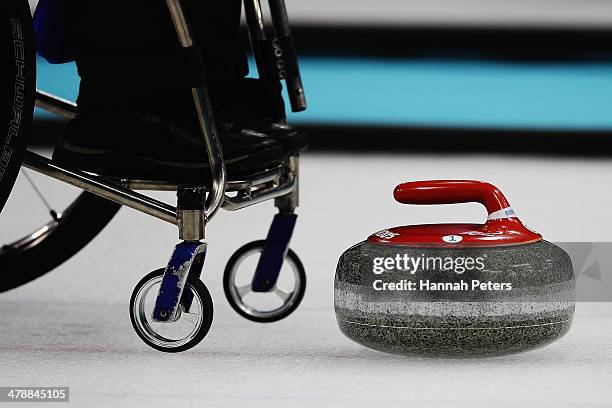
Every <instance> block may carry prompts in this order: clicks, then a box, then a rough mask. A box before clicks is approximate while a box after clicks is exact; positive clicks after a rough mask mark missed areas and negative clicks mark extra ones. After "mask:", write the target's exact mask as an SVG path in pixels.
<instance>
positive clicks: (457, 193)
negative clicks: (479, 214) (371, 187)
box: [393, 180, 514, 218]
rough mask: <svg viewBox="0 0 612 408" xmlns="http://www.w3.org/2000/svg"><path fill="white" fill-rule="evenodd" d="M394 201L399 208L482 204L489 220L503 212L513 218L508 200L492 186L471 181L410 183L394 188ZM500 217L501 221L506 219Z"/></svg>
mask: <svg viewBox="0 0 612 408" xmlns="http://www.w3.org/2000/svg"><path fill="white" fill-rule="evenodd" d="M393 197H395V200H397V201H398V202H400V203H402V204H420V205H428V204H458V203H470V202H476V203H481V204H482V205H484V206H485V208H486V209H487V212H488V214H489V216H491V215H492V214H497V213H498V212H499V211H502V212H503V211H505V212H506V213H505V214H504V215H505V217H508V216H510V215H512V216H513V215H514V212H513V211H512V209H511V208H510V204H509V203H508V200H507V199H506V197H504V195H503V194H502V192H501V191H500V190H499V189H498V188H497V187H495V186H494V185H492V184H489V183H485V182H482V181H473V180H431V181H413V182H409V183H403V184H400V185H398V186H397V187H395V190H394V191H393ZM505 217H501V218H505Z"/></svg>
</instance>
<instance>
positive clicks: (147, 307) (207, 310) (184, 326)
mask: <svg viewBox="0 0 612 408" xmlns="http://www.w3.org/2000/svg"><path fill="white" fill-rule="evenodd" d="M163 275H164V270H163V269H158V270H156V271H153V272H151V273H150V274H148V275H147V276H145V277H144V278H142V279H141V280H140V282H138V284H137V285H136V287H135V288H134V292H133V293H132V298H131V299H130V319H131V321H132V326H133V327H134V330H135V331H136V334H138V337H140V338H141V339H142V340H143V341H144V342H145V343H147V344H148V345H149V346H151V347H153V348H154V349H156V350H159V351H165V352H169V353H177V352H180V351H185V350H188V349H190V348H192V347H193V346H195V345H196V344H198V343H199V342H200V341H202V339H203V338H204V337H206V334H207V333H208V330H210V326H211V325H212V321H213V303H212V298H211V297H210V293H209V292H208V289H207V288H206V285H204V283H203V282H202V281H201V280H199V279H197V278H191V277H189V278H188V279H187V283H186V284H185V289H184V292H183V293H185V291H189V292H190V294H191V295H193V300H192V302H191V306H190V308H189V310H185V306H184V305H183V304H182V302H181V303H180V304H179V307H180V312H179V314H178V316H177V318H176V319H174V320H173V321H171V322H155V321H153V318H152V316H153V309H154V307H155V301H156V299H157V294H158V292H159V288H160V286H161V282H162V278H163Z"/></svg>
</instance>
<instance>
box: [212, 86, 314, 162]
mask: <svg viewBox="0 0 612 408" xmlns="http://www.w3.org/2000/svg"><path fill="white" fill-rule="evenodd" d="M211 94H212V97H213V101H214V102H213V103H214V105H215V112H217V113H216V115H217V119H218V120H219V121H221V122H234V123H236V124H237V125H238V126H239V127H243V128H246V129H252V130H254V131H257V132H260V133H264V134H266V135H268V136H269V137H271V138H272V139H274V140H276V141H277V142H278V143H279V144H281V145H282V146H283V149H285V153H286V154H287V155H288V156H294V155H297V154H299V153H300V152H302V151H304V150H306V149H307V148H308V138H307V136H306V135H305V134H304V133H302V132H301V131H299V130H298V129H295V128H293V127H291V126H289V125H288V124H287V122H286V117H285V103H284V101H283V97H282V95H281V86H280V84H279V83H278V82H275V83H265V82H264V81H262V80H259V79H252V78H240V79H237V80H234V81H231V82H227V83H224V84H217V85H213V86H211Z"/></svg>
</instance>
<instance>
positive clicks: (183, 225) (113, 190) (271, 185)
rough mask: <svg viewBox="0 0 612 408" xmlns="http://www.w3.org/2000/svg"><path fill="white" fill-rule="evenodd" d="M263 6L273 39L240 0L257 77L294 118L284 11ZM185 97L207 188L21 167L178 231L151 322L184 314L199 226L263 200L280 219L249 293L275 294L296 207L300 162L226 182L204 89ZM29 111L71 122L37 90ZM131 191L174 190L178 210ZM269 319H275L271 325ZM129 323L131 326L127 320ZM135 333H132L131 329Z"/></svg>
mask: <svg viewBox="0 0 612 408" xmlns="http://www.w3.org/2000/svg"><path fill="white" fill-rule="evenodd" d="M269 3H270V12H271V16H272V22H273V28H274V33H275V35H274V36H273V37H270V36H269V35H268V34H267V33H266V27H265V24H264V18H263V12H262V8H261V4H260V2H259V0H245V1H244V5H245V14H246V20H247V25H248V31H249V36H250V39H251V46H252V50H253V54H254V56H255V59H256V63H257V68H258V72H259V76H260V78H262V79H264V80H267V81H276V80H279V81H280V80H285V81H286V84H287V90H288V93H289V97H290V101H291V106H292V109H293V110H294V111H301V110H304V109H305V108H306V100H305V97H304V91H303V87H302V82H301V78H300V74H299V69H298V66H297V58H296V57H295V51H294V46H293V42H292V38H291V31H290V26H289V21H288V17H287V11H286V8H285V4H284V1H283V0H269ZM166 4H167V7H168V9H169V11H170V15H171V17H172V23H173V25H174V27H175V30H176V34H177V37H178V39H179V42H180V45H181V47H184V48H189V47H194V46H195V45H196V44H195V42H194V38H193V35H192V32H191V29H190V27H189V24H188V22H187V19H186V17H185V15H184V12H183V7H182V5H181V0H166ZM266 53H267V54H266ZM266 56H268V61H266ZM270 60H271V61H272V62H271V63H270ZM192 95H193V100H194V103H195V107H196V111H197V116H198V121H199V125H200V128H201V132H202V136H203V139H204V146H205V149H206V154H207V158H208V162H209V163H210V167H211V174H212V183H210V187H209V188H205V187H204V185H205V184H207V183H204V181H205V180H203V182H202V185H180V184H175V183H170V182H159V181H147V180H131V179H111V178H105V177H103V176H99V175H94V174H90V173H87V172H84V171H81V170H77V169H70V168H66V167H63V166H60V165H58V164H57V163H55V162H53V161H52V160H49V159H47V158H45V157H43V156H41V155H39V154H36V153H34V152H31V151H29V150H28V151H26V152H25V156H24V161H23V164H22V166H24V167H26V168H29V169H31V170H33V171H36V172H38V173H41V174H44V175H46V176H49V177H52V178H54V179H57V180H60V181H62V182H65V183H68V184H71V185H73V186H76V187H78V188H80V189H83V190H85V191H88V192H91V193H93V194H96V195H98V196H100V197H103V198H105V199H108V200H111V201H114V202H116V203H119V204H121V205H124V206H126V207H130V208H132V209H135V210H138V211H140V212H142V213H145V214H148V215H151V216H153V217H155V218H158V219H161V220H163V221H166V222H169V223H172V224H175V225H177V226H178V229H179V238H180V240H182V242H181V243H179V244H178V245H177V246H176V247H175V250H174V252H173V254H172V256H171V259H170V261H169V263H168V265H167V267H166V268H165V271H164V274H163V279H162V283H161V287H160V290H159V294H158V297H157V301H156V306H155V310H154V311H153V320H154V321H155V322H172V321H175V320H176V319H177V318H178V316H179V315H180V313H181V308H179V303H181V302H182V303H181V307H183V308H184V306H185V305H184V304H183V303H187V309H188V308H189V305H190V304H191V299H188V300H187V301H184V299H183V296H186V295H184V294H183V289H184V288H185V285H186V282H187V280H188V278H190V277H193V278H199V276H200V273H201V270H202V266H203V262H204V256H205V252H206V243H204V242H203V241H202V240H203V239H204V238H205V227H206V224H207V223H208V222H210V220H211V219H212V218H213V217H214V216H215V215H216V214H217V212H218V210H219V209H220V208H223V209H225V210H229V211H235V210H239V209H242V208H245V207H248V206H251V205H254V204H258V203H261V202H263V201H267V200H271V199H274V200H275V206H276V207H277V208H278V210H279V213H278V214H276V215H275V217H274V220H273V222H272V225H271V227H270V230H269V233H268V237H267V240H266V245H265V247H264V249H263V251H262V255H261V258H260V260H259V264H258V266H257V270H256V271H255V275H254V277H253V281H252V284H251V289H252V290H253V291H255V292H268V291H272V290H274V289H275V284H276V280H277V278H278V274H279V273H280V268H281V266H282V263H283V260H284V258H285V256H286V255H287V252H288V250H289V249H288V245H289V240H290V238H291V235H292V232H293V228H294V226H295V220H296V218H297V216H296V215H295V214H294V211H295V209H296V208H297V206H298V204H299V193H298V168H299V158H298V157H297V156H294V157H289V158H287V159H286V160H285V161H284V162H283V163H282V164H281V165H280V166H278V167H277V168H273V169H268V170H265V171H262V172H261V173H259V174H256V175H254V176H252V177H249V178H244V179H241V180H228V176H227V172H226V168H225V163H224V160H223V152H222V150H221V145H220V141H219V137H218V135H217V132H216V129H215V124H214V117H213V112H212V107H211V104H210V101H209V99H208V91H207V86H206V84H204V85H202V86H199V87H197V88H193V89H192ZM36 106H38V107H40V108H42V109H44V110H47V111H49V112H52V113H55V114H58V115H60V116H62V117H64V118H68V119H71V118H74V117H75V115H76V104H74V103H72V102H69V101H66V100H64V99H61V98H58V97H56V96H53V95H51V94H48V93H45V92H43V91H40V90H37V92H36ZM135 190H158V191H177V196H178V200H177V206H176V207H175V206H172V205H169V204H167V203H165V202H162V201H159V200H156V199H154V198H152V197H149V196H147V195H144V194H141V193H138V192H136V191H135ZM228 193H235V194H228ZM300 266H301V264H300ZM304 284H305V282H304ZM137 289H138V286H137ZM302 294H303V293H302ZM299 300H301V297H300V299H299ZM299 300H298V301H297V303H299ZM294 301H295V299H294ZM232 306H234V305H233V304H232ZM295 307H297V304H296V305H295ZM236 310H238V309H236ZM245 317H247V318H250V317H249V316H245ZM277 317H278V316H277ZM282 317H285V316H282ZM282 317H280V318H282ZM259 318H261V316H259ZM252 320H256V321H267V320H262V319H260V320H257V316H255V318H253V319H252ZM272 320H278V318H274V319H271V320H270V321H272ZM132 321H133V323H134V320H132ZM134 327H135V329H136V325H134ZM137 333H138V331H137ZM138 334H139V336H140V337H141V338H143V340H145V342H147V343H148V344H149V345H151V346H152V347H154V348H157V349H159V350H162V351H182V349H186V348H189V347H192V346H193V345H195V344H192V345H190V346H189V347H186V348H183V347H179V348H174V349H169V348H165V347H158V345H157V346H156V344H152V343H151V342H149V341H148V340H147V339H146V338H144V337H143V335H142V333H138ZM196 344H197V342H196Z"/></svg>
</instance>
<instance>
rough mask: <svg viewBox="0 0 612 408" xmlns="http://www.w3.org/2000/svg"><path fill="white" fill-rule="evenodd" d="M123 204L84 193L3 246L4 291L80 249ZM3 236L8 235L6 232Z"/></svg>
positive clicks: (0, 285)
mask: <svg viewBox="0 0 612 408" xmlns="http://www.w3.org/2000/svg"><path fill="white" fill-rule="evenodd" d="M119 208H121V205H119V204H116V203H114V202H112V201H108V200H105V199H103V198H100V197H97V196H95V195H93V194H90V193H81V195H79V196H78V197H77V198H76V200H75V201H74V202H73V203H72V204H71V205H70V206H69V207H68V208H66V209H65V210H64V211H63V212H61V213H55V212H54V213H53V214H52V215H53V216H52V217H51V216H50V218H51V220H50V221H49V222H48V223H47V224H45V225H43V226H41V227H40V228H38V229H37V230H36V231H33V232H32V233H31V234H28V235H27V236H26V237H24V238H21V239H18V240H16V241H14V242H12V243H8V244H5V243H0V244H4V245H3V246H1V247H0V292H4V291H7V290H9V289H13V288H16V287H17V286H20V285H23V284H25V283H28V282H30V281H32V280H34V279H36V278H38V277H40V276H42V275H44V274H45V273H47V272H49V271H51V270H52V269H54V268H56V267H57V266H59V265H60V264H62V263H63V262H64V261H66V260H68V259H69V258H71V257H72V256H73V255H75V254H76V253H77V252H79V251H80V250H81V249H82V248H83V247H84V246H85V245H87V244H88V243H89V242H90V241H91V240H92V239H94V238H95V237H96V235H98V233H99V232H100V231H102V229H103V228H104V227H105V226H106V225H107V224H108V223H109V222H110V220H111V219H112V218H113V216H114V215H115V214H116V213H117V211H118V210H119ZM2 235H3V239H5V238H4V237H5V236H6V235H8V234H2Z"/></svg>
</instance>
